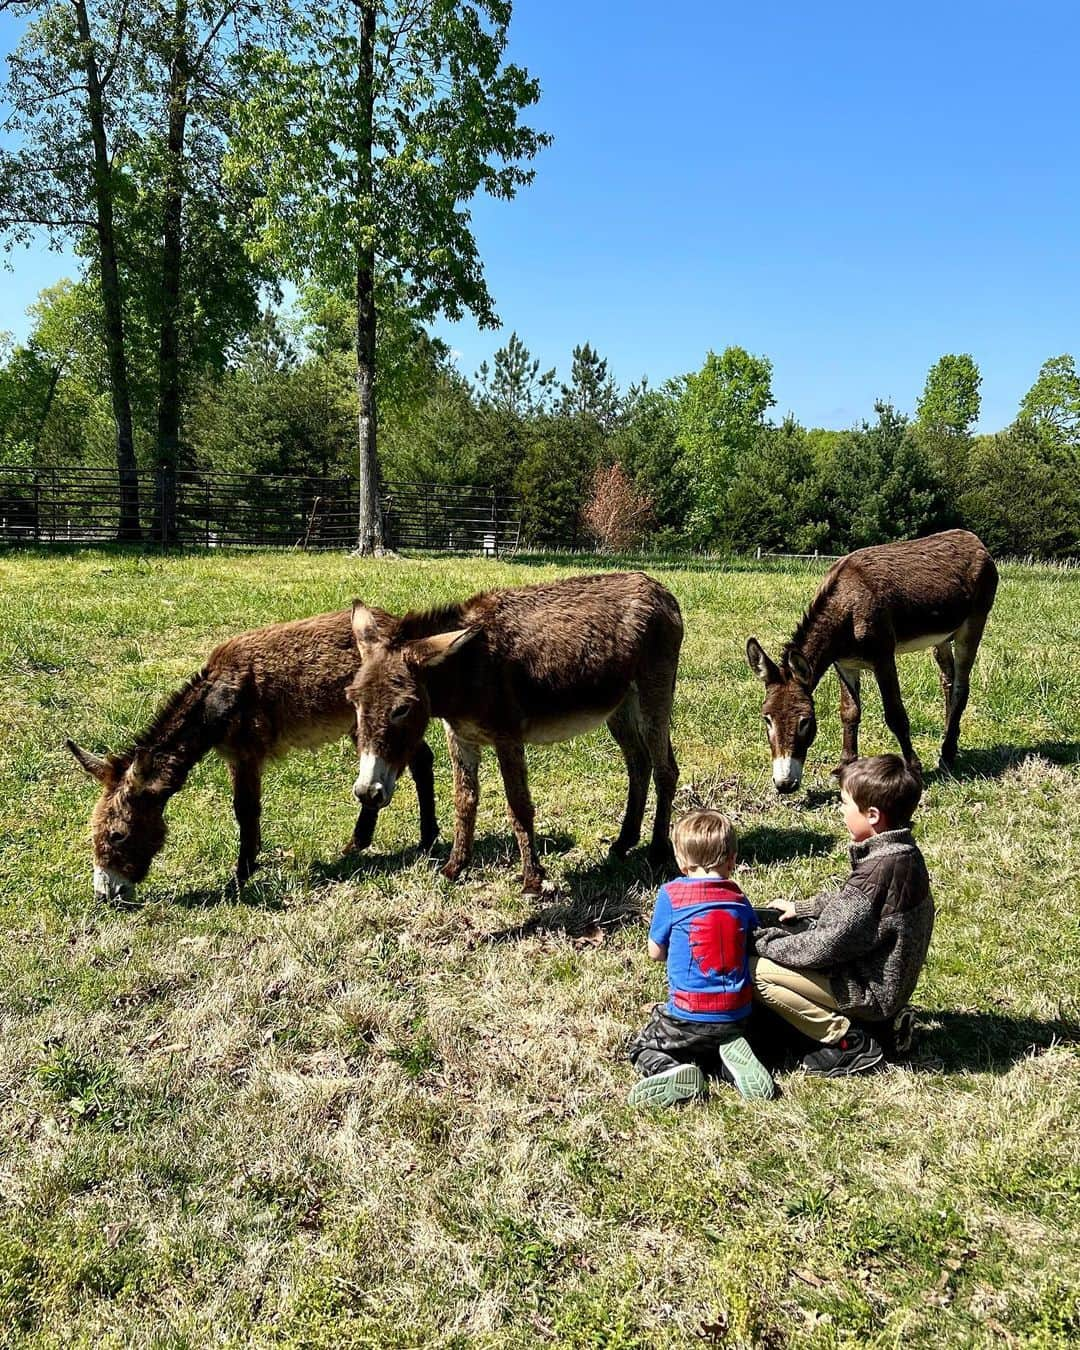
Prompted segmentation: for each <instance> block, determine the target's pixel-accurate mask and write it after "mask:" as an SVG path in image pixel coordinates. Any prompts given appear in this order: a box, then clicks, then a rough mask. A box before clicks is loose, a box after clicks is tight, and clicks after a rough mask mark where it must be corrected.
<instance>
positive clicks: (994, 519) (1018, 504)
mask: <svg viewBox="0 0 1080 1350" xmlns="http://www.w3.org/2000/svg"><path fill="white" fill-rule="evenodd" d="M1044 369H1045V367H1044ZM960 510H961V516H962V519H963V521H964V524H965V525H967V526H968V528H969V529H972V530H974V531H975V532H976V534H978V535H979V537H980V538H981V539H982V540H983V542H984V543H985V544H986V546H987V548H989V549H990V551H991V552H992V553H997V554H999V555H1012V556H1014V557H1017V556H1018V557H1024V556H1026V555H1029V554H1030V555H1034V556H1036V557H1044V558H1047V557H1048V558H1054V557H1062V558H1063V557H1067V556H1069V555H1070V554H1072V555H1075V553H1076V551H1077V521H1078V520H1080V462H1078V461H1077V459H1076V458H1075V457H1074V456H1064V455H1062V454H1061V453H1060V451H1059V449H1058V448H1057V447H1055V445H1054V444H1053V442H1052V441H1051V440H1049V439H1048V438H1047V436H1046V435H1045V434H1042V432H1041V429H1040V427H1039V425H1038V423H1036V422H1035V421H1034V420H1033V419H1027V418H1023V417H1021V418H1020V419H1019V420H1018V421H1017V422H1016V423H1014V425H1013V426H1012V427H1010V428H1009V429H1008V430H1007V431H1002V432H999V433H998V434H997V435H994V436H980V437H978V438H977V440H976V441H975V445H974V447H973V450H972V454H971V459H970V463H969V467H968V473H967V483H966V486H965V490H964V492H963V494H962V496H961V499H960Z"/></svg>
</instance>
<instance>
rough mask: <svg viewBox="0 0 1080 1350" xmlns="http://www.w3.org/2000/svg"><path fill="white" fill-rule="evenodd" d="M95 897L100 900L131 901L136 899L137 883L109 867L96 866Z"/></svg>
mask: <svg viewBox="0 0 1080 1350" xmlns="http://www.w3.org/2000/svg"><path fill="white" fill-rule="evenodd" d="M94 895H95V896H96V897H97V899H99V900H109V901H114V900H123V901H130V900H133V899H134V898H135V883H134V882H133V881H129V880H128V878H127V877H122V876H121V875H120V873H119V872H111V871H110V870H109V869H108V868H107V867H98V866H97V865H96V864H95V866H94Z"/></svg>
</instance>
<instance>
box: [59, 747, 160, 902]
mask: <svg viewBox="0 0 1080 1350" xmlns="http://www.w3.org/2000/svg"><path fill="white" fill-rule="evenodd" d="M66 745H67V748H68V749H69V750H70V751H71V753H72V754H73V755H74V756H75V758H76V759H77V760H78V762H79V764H80V765H81V766H82V767H83V769H84V770H85V771H86V772H87V773H88V774H89V775H90V777H91V778H95V779H97V781H98V782H99V783H100V784H101V796H100V797H99V798H98V800H97V804H96V805H95V807H94V810H93V814H92V815H91V817H90V832H91V837H92V840H93V849H94V893H95V895H97V896H98V898H99V899H102V900H130V899H131V898H132V897H133V896H134V894H135V884H136V882H139V881H142V879H143V878H144V877H145V876H146V873H147V872H148V871H149V868H150V863H151V862H152V861H153V859H154V858H155V856H156V855H157V854H158V853H159V852H160V851H161V847H162V845H163V844H164V843H165V831H166V826H165V803H166V801H167V800H168V793H167V791H166V783H165V780H164V777H163V776H162V774H161V772H160V770H157V769H155V767H154V764H153V761H152V760H151V757H150V755H149V754H148V752H146V751H145V750H138V751H136V752H135V754H134V755H132V756H126V755H125V756H119V757H117V756H111V757H110V758H108V759H102V758H100V757H99V756H98V755H93V754H91V753H90V752H89V751H88V750H83V749H81V748H80V747H79V746H77V745H76V744H75V742H74V741H67V742H66Z"/></svg>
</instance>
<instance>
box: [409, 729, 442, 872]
mask: <svg viewBox="0 0 1080 1350" xmlns="http://www.w3.org/2000/svg"><path fill="white" fill-rule="evenodd" d="M409 773H410V774H412V780H413V783H414V784H415V785H416V801H417V804H418V806H419V807H420V847H421V848H422V849H424V850H425V851H426V850H428V849H430V848H431V846H432V845H433V844H434V843H435V840H436V839H438V837H439V822H438V820H437V819H436V817H435V756H434V755H433V754H432V753H431V746H430V745H428V743H427V741H421V742H420V744H419V746H418V747H417V750H416V753H415V754H414V755H413V757H412V759H411V760H410V761H409Z"/></svg>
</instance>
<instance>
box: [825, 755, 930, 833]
mask: <svg viewBox="0 0 1080 1350" xmlns="http://www.w3.org/2000/svg"><path fill="white" fill-rule="evenodd" d="M837 779H838V781H839V783H840V788H841V791H843V792H846V793H847V794H848V796H849V797H850V798H851V800H852V801H853V802H854V803H855V805H856V806H857V807H858V808H859V810H860V811H867V810H869V809H870V807H871V806H876V807H877V809H878V810H879V811H880V812H881V814H882V815H883V816H884V817H885V818H886V820H888V822H889V824H890V825H906V824H907V822H908V821H909V820H910V819H911V817H912V815H913V814H914V812H915V808H916V807H917V806H918V804H919V798H920V797H921V796H922V789H923V785H922V779H921V778H920V777H919V775H918V774H917V773H915V772H914V771H913V770H911V769H909V768H908V766H907V765H906V764H905V763H904V761H903V760H902V759H901V758H900V756H899V755H868V756H867V757H866V759H853V760H852V761H851V763H850V764H845V765H843V766H842V767H841V769H840V772H839V773H838V774H837Z"/></svg>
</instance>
